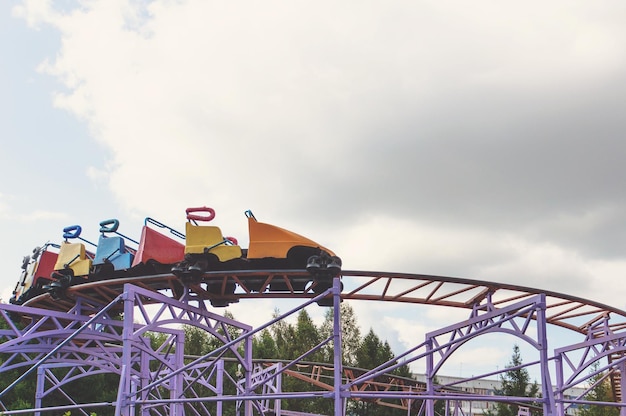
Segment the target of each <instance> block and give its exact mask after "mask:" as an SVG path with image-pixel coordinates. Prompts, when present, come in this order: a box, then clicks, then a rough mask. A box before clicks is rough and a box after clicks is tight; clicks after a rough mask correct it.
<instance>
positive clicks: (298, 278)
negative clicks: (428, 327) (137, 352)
mask: <svg viewBox="0 0 626 416" xmlns="http://www.w3.org/2000/svg"><path fill="white" fill-rule="evenodd" d="M309 280H310V275H309V274H308V273H307V272H305V271H302V270H256V271H247V270H246V271H227V272H225V271H219V272H208V273H205V274H204V275H203V276H202V277H201V278H200V279H197V280H196V281H195V282H190V283H189V290H190V292H189V293H190V294H191V296H192V297H196V298H198V299H202V300H208V301H211V302H215V303H217V304H221V305H226V304H228V303H236V302H239V301H240V300H244V299H255V298H277V299H280V298H288V299H294V298H311V297H313V296H315V295H317V293H316V292H315V285H314V284H312V285H309V286H305V285H304V284H300V285H298V282H307V281H309ZM342 280H343V282H344V287H346V288H348V289H346V290H344V291H343V292H342V293H341V298H342V299H343V300H365V301H378V302H398V303H412V304H423V305H436V306H446V307H454V308H465V309H472V308H474V307H476V305H479V304H480V303H481V302H482V301H484V300H485V299H486V298H487V297H488V296H489V297H490V298H491V303H492V304H493V305H495V306H497V307H505V306H507V305H510V304H513V303H515V302H519V301H521V300H524V299H528V298H531V297H532V296H536V295H538V294H545V295H546V311H547V315H546V322H547V323H549V324H552V325H556V326H559V327H563V328H566V329H569V330H572V331H575V332H578V333H581V334H585V335H588V333H589V329H590V328H591V327H593V325H594V324H595V323H597V322H599V321H601V320H609V319H610V324H609V329H610V330H611V331H613V332H618V331H621V330H623V329H624V328H626V311H624V310H622V309H619V308H615V307H612V306H609V305H605V304H602V303H599V302H595V301H592V300H588V299H583V298H580V297H576V296H571V295H567V294H562V293H556V292H551V291H545V290H540V289H536V288H529V287H524V286H518V285H512V284H506V283H495V282H487V281H480V280H471V279H465V278H455V277H444V276H434V275H425V274H404V273H389V272H369V271H367V272H364V271H343V272H342ZM127 283H130V284H133V285H137V286H139V287H143V288H145V289H149V290H153V291H164V290H169V291H171V293H173V294H175V297H178V294H182V293H183V292H184V287H183V284H182V283H181V281H180V279H179V278H177V277H176V276H174V275H171V274H164V275H153V276H140V277H130V278H118V279H109V280H101V281H96V282H89V283H84V284H80V285H75V286H72V287H70V288H68V289H67V291H66V296H67V298H66V299H61V300H54V299H52V298H51V297H50V296H49V295H47V294H44V295H41V296H38V297H36V298H33V299H31V300H30V301H28V302H27V303H26V304H25V305H26V306H34V307H39V308H44V309H50V310H58V311H67V310H69V309H71V308H72V306H73V305H74V299H75V298H76V297H82V298H83V299H87V300H90V301H91V302H93V304H94V306H97V305H101V304H107V303H109V302H110V301H111V300H112V299H114V298H115V297H116V296H117V295H119V293H121V291H122V288H123V286H124V284H127ZM233 286H234V291H233V290H232V289H233ZM298 286H300V287H298ZM273 287H280V290H273ZM229 289H230V290H229ZM599 335H601V334H599Z"/></svg>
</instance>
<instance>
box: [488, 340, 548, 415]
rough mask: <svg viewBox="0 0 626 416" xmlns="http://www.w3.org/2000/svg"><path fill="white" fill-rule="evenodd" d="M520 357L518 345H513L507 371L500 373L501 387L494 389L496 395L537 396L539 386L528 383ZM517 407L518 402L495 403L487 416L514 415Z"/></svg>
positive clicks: (528, 379) (527, 376)
mask: <svg viewBox="0 0 626 416" xmlns="http://www.w3.org/2000/svg"><path fill="white" fill-rule="evenodd" d="M522 364H523V363H522V357H521V355H520V352H519V346H518V345H514V346H513V355H512V356H511V361H510V362H509V364H507V366H506V368H509V370H508V371H507V372H505V373H504V374H501V375H500V383H501V387H500V388H499V389H494V393H495V394H496V395H498V396H514V397H538V392H539V386H538V385H537V382H534V383H532V384H530V375H529V374H528V370H527V369H526V368H523V367H522ZM518 409H519V405H518V404H508V403H500V402H499V403H497V404H496V408H495V413H494V412H493V411H492V410H488V411H487V412H486V414H487V415H488V416H516V415H517V411H518Z"/></svg>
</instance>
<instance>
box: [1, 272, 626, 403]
mask: <svg viewBox="0 0 626 416" xmlns="http://www.w3.org/2000/svg"><path fill="white" fill-rule="evenodd" d="M337 282H338V280H337V279H335V283H334V284H335V289H333V290H330V291H328V292H325V291H326V289H328V288H329V287H330V286H329V281H328V280H323V279H320V280H315V279H314V278H313V277H312V276H311V275H310V274H309V273H307V272H306V271H304V270H233V271H213V272H207V273H205V274H203V275H202V276H200V277H198V278H195V279H187V280H181V279H180V278H178V277H176V276H174V275H172V274H162V275H152V276H138V277H120V278H114V279H108V280H100V281H94V282H86V283H82V284H78V285H74V286H71V287H69V288H67V289H66V290H65V292H64V296H63V297H62V298H61V299H53V298H52V297H51V296H50V295H49V294H44V295H40V296H38V297H35V298H33V299H30V300H29V301H28V302H26V303H25V304H24V306H25V307H26V308H25V309H24V310H25V311H26V312H24V315H23V318H24V320H25V321H26V320H28V319H33V320H34V319H35V318H33V316H34V315H33V314H32V310H34V309H31V308H35V309H36V310H42V311H54V312H55V313H59V314H63V313H71V312H72V310H73V309H74V308H75V306H76V304H77V302H80V304H81V307H80V310H81V311H82V312H81V313H82V314H83V315H85V316H90V315H97V314H98V313H99V312H98V311H100V310H102V308H104V307H106V308H108V309H109V311H110V312H115V311H117V312H122V311H124V307H125V306H124V302H120V295H121V294H123V293H125V290H127V289H125V288H128V287H131V286H132V287H136V288H138V289H137V290H138V291H140V292H142V295H141V296H142V300H141V302H142V303H145V304H149V303H154V304H159V303H163V302H166V303H167V302H169V301H170V300H178V301H181V302H178V303H179V304H189V305H192V304H194V303H198V304H199V305H204V304H205V303H211V304H212V305H213V306H227V305H229V304H232V303H237V302H240V301H247V300H253V299H258V298H274V299H303V302H304V303H306V302H307V300H310V299H311V298H314V297H317V299H318V303H319V304H320V305H323V306H332V305H333V302H335V305H337V304H338V303H336V302H337V300H338V298H339V299H340V300H341V301H366V302H367V301H369V302H396V303H401V304H415V305H432V306H443V307H449V308H459V309H466V310H469V311H470V313H469V315H470V317H469V318H468V319H467V320H464V321H461V322H459V323H457V324H454V325H451V326H450V327H447V328H443V329H441V330H438V331H433V332H431V333H429V334H427V337H428V340H429V341H428V342H434V344H429V345H430V347H428V346H427V347H426V349H427V350H429V348H432V345H435V350H438V353H440V354H441V353H445V355H446V357H447V356H448V355H449V354H451V353H452V352H453V351H454V349H455V348H456V347H454V346H453V345H455V343H456V344H460V343H463V342H464V341H465V340H467V339H469V337H470V336H475V335H476V334H477V333H479V332H481V331H483V332H484V330H485V329H489V328H492V329H493V328H496V329H497V328H500V329H502V328H504V327H505V326H506V325H507V322H511V321H513V319H520V318H521V320H522V323H521V324H516V323H513V324H512V325H511V326H510V327H506V328H505V329H504V331H505V332H509V333H516V334H517V335H518V336H521V337H523V338H525V339H527V340H530V341H531V343H534V345H535V346H536V347H537V348H545V345H543V344H544V342H545V341H546V340H547V338H546V337H545V334H543V335H542V334H541V332H542V331H544V332H545V324H550V325H554V326H557V327H560V328H565V329H567V330H570V331H574V332H575V333H578V334H581V335H583V337H584V338H585V341H584V342H581V343H579V344H575V345H573V346H568V347H563V348H559V349H557V350H555V351H556V353H557V355H558V360H559V363H561V362H562V363H563V366H564V367H567V366H568V365H569V366H570V367H571V368H569V369H567V370H570V373H573V375H571V376H569V378H568V377H565V378H563V379H559V380H558V391H557V392H556V393H554V396H552V393H553V392H551V391H549V390H545V391H544V396H543V397H548V396H551V397H554V398H550V400H548V399H546V401H545V404H544V409H552V408H557V412H559V413H558V414H563V413H564V410H563V409H564V406H565V405H566V403H567V402H566V401H564V400H563V398H562V397H560V396H559V395H560V394H562V392H563V391H564V390H565V389H566V388H568V387H571V386H574V385H580V384H581V383H583V382H584V380H585V379H584V378H583V377H581V374H582V372H583V370H584V369H586V368H588V367H589V365H590V364H591V363H592V362H594V360H597V359H599V358H603V357H606V358H607V360H608V362H609V364H608V366H606V367H604V368H601V370H606V371H607V372H608V373H609V375H610V377H611V380H612V385H613V389H614V390H613V391H614V395H615V399H616V401H617V402H622V394H621V380H622V379H623V378H624V377H623V375H624V372H625V369H624V367H625V364H624V363H625V362H626V335H625V334H626V331H624V329H626V311H623V310H621V309H618V308H615V307H612V306H609V305H605V304H602V303H599V302H595V301H592V300H587V299H583V298H580V297H575V296H571V295H567V294H562V293H556V292H551V291H545V290H540V289H535V288H529V287H524V286H519V285H513V284H507V283H496V282H487V281H479V280H471V279H464V278H455V277H444V276H433V275H424V274H404V273H391V272H371V271H352V270H348V271H343V272H342V273H341V286H342V289H341V293H339V292H338V287H339V286H337V285H338V283H337ZM133 290H134V289H133ZM331 292H332V293H331ZM321 293H327V295H326V298H323V299H320V298H319V296H320V294H321ZM333 293H334V295H333ZM164 295H165V296H164ZM322 296H323V295H322ZM168 299H169V300H168ZM29 311H30V312H29ZM90 311H91V312H90ZM11 313H12V314H14V315H15V314H16V313H19V311H18V312H16V311H15V310H11ZM81 319H86V318H81ZM211 319H214V318H211ZM530 320H536V322H537V327H538V328H539V329H538V330H537V332H538V335H537V338H538V339H533V336H529V335H527V334H526V333H525V331H526V329H527V328H528V327H529V324H528V321H530ZM33 322H34V321H33ZM55 322H57V321H55ZM55 325H56V324H55ZM124 325H127V324H126V323H125V324H124ZM335 326H337V325H335ZM41 328H46V326H45V325H43V324H42V325H41ZM541 328H543V329H541ZM335 331H338V329H336V328H335ZM113 333H115V331H113ZM438 336H443V337H447V338H448V339H449V340H451V341H443V342H442V343H441V344H438V343H439V340H438V339H437V337H438ZM542 337H543V338H542ZM446 342H447V343H448V344H449V345H450V346H447V345H446ZM545 343H546V344H547V342H545ZM77 345H78V347H80V344H77ZM422 345H427V343H424V344H422ZM422 345H420V346H418V347H415V348H414V349H413V350H417V348H422ZM78 347H77V348H78ZM581 348H585V350H584V352H583V356H584V359H582V360H580V362H575V361H576V360H575V359H570V358H569V357H568V354H569V353H570V352H571V351H574V350H576V349H581ZM430 353H432V351H431V352H430ZM543 353H545V351H543V352H542V354H543ZM427 354H428V353H427ZM407 356H408V355H407ZM423 356H425V355H424V354H422V355H421V357H423ZM548 359H549V358H548V357H547V355H545V354H544V355H543V356H541V358H540V361H541V363H540V364H541V366H542V371H544V370H545V371H544V372H547V371H548V370H547V362H548ZM441 361H445V358H444V359H443V360H441ZM428 367H429V368H428V372H429V373H436V371H437V368H438V362H437V361H435V362H434V363H432V362H431V363H430V364H428ZM387 370H391V371H392V370H393V365H390V366H388V367H387V368H385V369H384V371H383V370H381V371H380V372H378V373H377V370H368V371H369V372H368V373H366V374H363V373H362V372H361V371H360V370H355V369H350V368H343V369H342V371H341V376H340V377H339V376H338V375H337V371H336V370H334V369H333V366H332V365H328V366H321V365H312V364H304V363H301V362H300V363H294V364H293V366H292V367H291V368H287V369H285V370H284V372H283V374H287V375H289V376H291V377H295V378H299V379H301V380H304V381H307V382H308V383H310V384H312V385H314V386H316V387H318V388H321V389H322V390H325V391H330V392H331V393H330V394H333V393H332V392H333V391H336V390H337V389H336V385H337V381H338V378H337V377H339V378H340V379H341V380H342V381H341V384H342V388H345V389H346V391H349V394H350V397H352V398H353V399H355V400H372V401H377V402H378V403H380V404H383V405H391V406H399V407H400V408H406V407H407V406H408V405H409V403H410V402H411V401H412V400H413V401H414V400H427V399H433V398H434V396H433V394H435V393H434V391H433V390H428V391H426V390H425V389H428V386H427V385H425V384H424V383H421V384H420V383H417V382H413V383H410V382H407V380H402V379H400V378H394V377H392V376H389V374H390V373H389V372H388V371H387ZM330 377H335V378H334V379H333V380H332V382H329V381H330V380H331V379H330ZM561 378H562V376H561ZM542 382H543V384H544V385H546V384H547V385H550V384H551V380H550V377H549V376H548V377H547V378H546V379H544V380H542ZM448 387H449V390H448V391H449V392H450V391H453V390H454V388H455V387H454V386H451V387H450V386H448ZM333 389H334V390H333ZM407 390H408V392H407ZM454 394H456V393H454ZM420 395H421V396H420ZM326 397H328V396H326ZM450 397H452V396H450ZM457 397H460V398H459V399H458V400H469V401H472V400H476V398H473V397H472V396H471V395H468V394H466V395H460V396H457ZM559 397H560V398H559ZM510 399H511V400H510V402H512V403H515V402H514V400H516V399H519V398H510ZM435 400H436V399H435ZM500 400H502V399H500ZM398 403H400V404H398ZM564 403H565V404H564ZM550 414H553V413H550Z"/></svg>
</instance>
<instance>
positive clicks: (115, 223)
mask: <svg viewBox="0 0 626 416" xmlns="http://www.w3.org/2000/svg"><path fill="white" fill-rule="evenodd" d="M119 226H120V221H119V220H117V219H115V218H112V219H110V220H104V221H102V222H100V232H101V233H114V232H116V231H117V229H118V228H119Z"/></svg>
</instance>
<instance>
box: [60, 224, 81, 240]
mask: <svg viewBox="0 0 626 416" xmlns="http://www.w3.org/2000/svg"><path fill="white" fill-rule="evenodd" d="M82 231H83V229H82V227H81V226H80V225H68V226H67V227H65V228H64V229H63V238H65V239H68V238H78V237H79V236H80V233H81V232H82Z"/></svg>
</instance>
